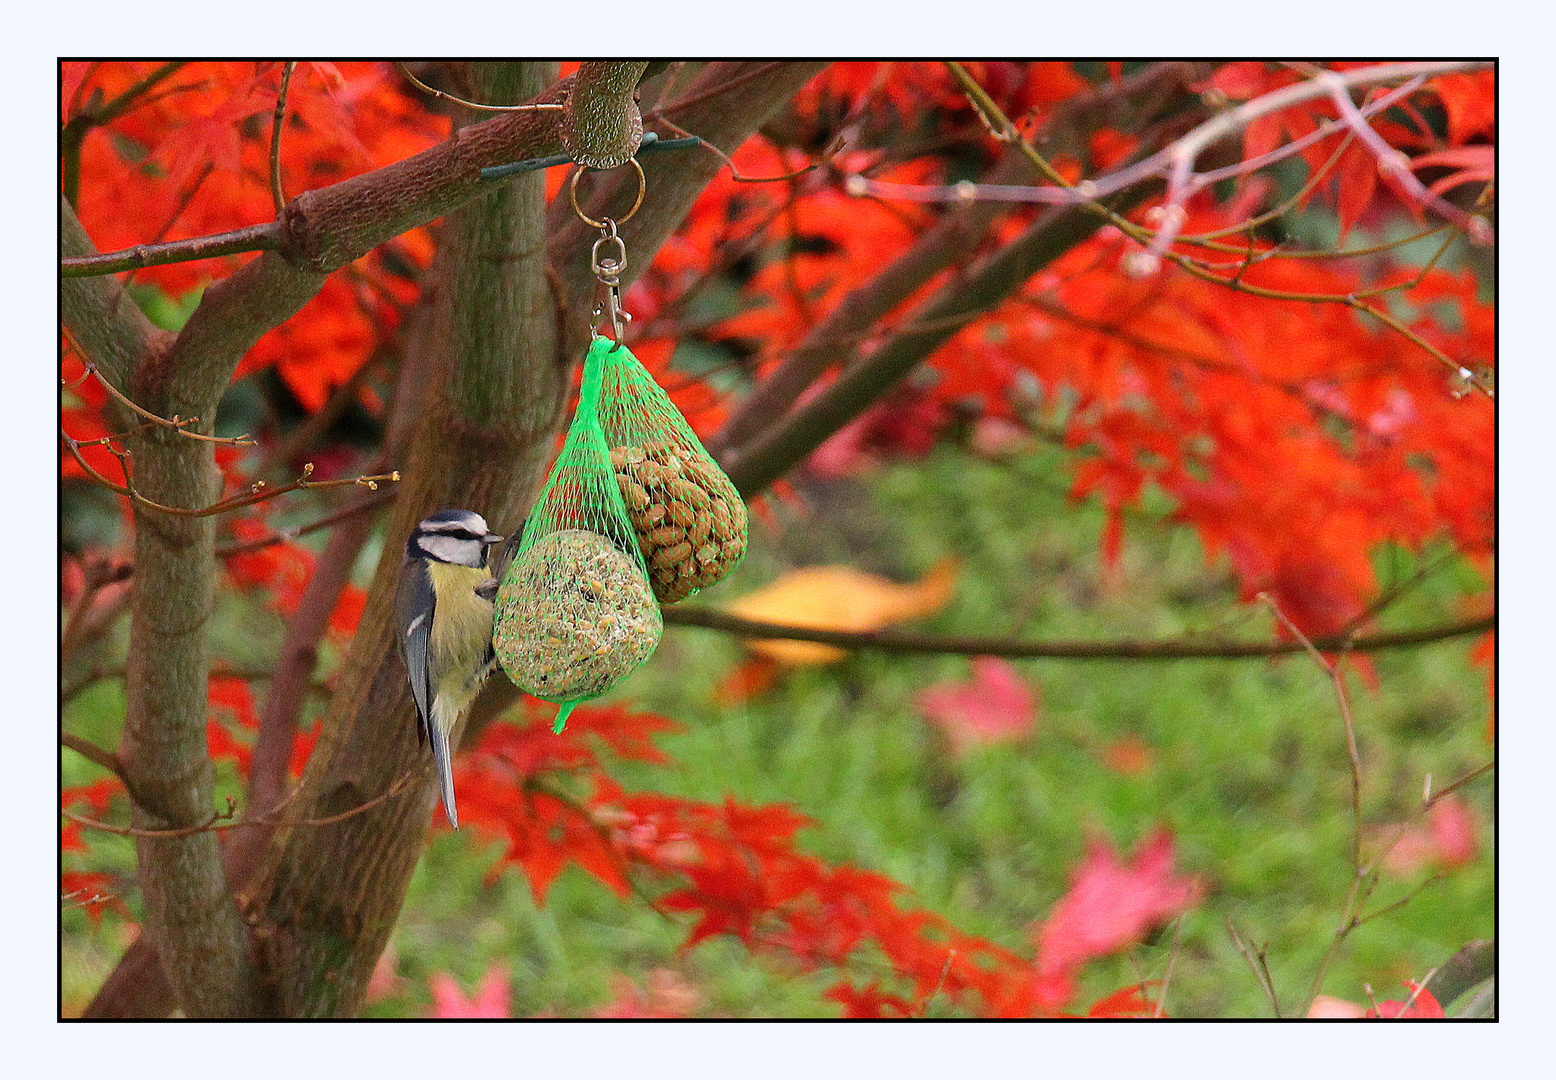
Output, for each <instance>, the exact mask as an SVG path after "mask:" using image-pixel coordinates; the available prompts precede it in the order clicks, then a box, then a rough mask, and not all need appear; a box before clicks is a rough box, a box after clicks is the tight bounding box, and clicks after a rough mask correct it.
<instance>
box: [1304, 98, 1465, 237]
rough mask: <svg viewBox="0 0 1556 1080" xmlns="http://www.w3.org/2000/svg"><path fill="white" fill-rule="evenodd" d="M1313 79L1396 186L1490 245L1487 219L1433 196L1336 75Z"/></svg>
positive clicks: (1407, 159) (1408, 161)
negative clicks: (1374, 126) (1370, 121)
mask: <svg viewBox="0 0 1556 1080" xmlns="http://www.w3.org/2000/svg"><path fill="white" fill-rule="evenodd" d="M1314 78H1315V79H1316V80H1317V81H1318V82H1320V83H1322V84H1323V85H1324V86H1325V87H1326V88H1327V89H1328V91H1329V98H1330V100H1331V101H1333V102H1334V103H1335V108H1337V109H1339V110H1340V116H1341V118H1342V119H1343V120H1344V121H1345V123H1346V124H1347V125H1348V126H1349V127H1350V129H1351V130H1352V131H1353V132H1355V133H1356V137H1357V138H1359V139H1360V140H1361V141H1362V144H1363V145H1364V146H1366V147H1367V149H1369V150H1371V151H1372V154H1373V157H1375V158H1377V160H1378V168H1380V169H1382V170H1383V171H1384V172H1386V173H1387V174H1388V175H1389V176H1391V177H1393V178H1394V182H1395V183H1397V184H1399V186H1400V187H1402V188H1404V189H1405V191H1406V192H1407V193H1408V194H1409V196H1410V197H1411V198H1413V199H1414V200H1415V201H1416V202H1418V203H1420V204H1421V205H1423V206H1429V207H1431V208H1432V209H1433V210H1435V211H1437V213H1439V214H1441V215H1442V216H1443V217H1445V218H1447V219H1448V220H1449V221H1451V222H1453V223H1454V224H1456V225H1458V226H1459V227H1460V228H1462V229H1463V230H1464V231H1465V233H1467V234H1468V235H1469V238H1470V240H1471V241H1472V242H1474V243H1477V244H1489V243H1491V242H1492V240H1493V239H1495V233H1494V232H1493V231H1492V228H1491V225H1490V223H1489V222H1487V221H1486V219H1485V218H1483V217H1481V216H1479V215H1478V214H1467V213H1465V212H1464V211H1463V210H1460V209H1459V208H1458V207H1457V206H1454V205H1453V204H1452V203H1451V202H1449V201H1448V200H1446V199H1444V198H1443V197H1442V196H1440V195H1434V194H1432V192H1430V191H1428V190H1427V188H1426V185H1424V184H1422V183H1421V181H1420V180H1417V179H1416V175H1415V173H1413V172H1411V171H1410V159H1409V158H1407V157H1405V155H1404V154H1402V153H1400V152H1399V151H1398V150H1395V149H1394V148H1393V147H1392V146H1390V145H1389V144H1388V143H1387V142H1385V141H1384V139H1383V136H1381V135H1379V134H1378V133H1377V131H1376V130H1374V129H1373V126H1372V125H1371V124H1369V123H1368V122H1367V118H1366V117H1365V116H1363V115H1362V114H1361V112H1360V111H1358V110H1357V108H1356V104H1355V103H1354V102H1353V101H1351V95H1350V94H1349V93H1348V92H1347V87H1346V84H1345V83H1344V81H1342V77H1341V76H1340V75H1339V74H1337V73H1336V72H1333V71H1322V72H1319V73H1318V74H1317V75H1316V76H1314Z"/></svg>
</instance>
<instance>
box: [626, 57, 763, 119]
mask: <svg viewBox="0 0 1556 1080" xmlns="http://www.w3.org/2000/svg"><path fill="white" fill-rule="evenodd" d="M783 64H784V61H782V60H776V61H773V62H772V63H768V64H763V65H762V66H761V67H757V68H752V69H751V70H750V71H746V72H743V73H742V74H740V75H736V76H735V77H734V78H733V79H730V80H728V81H727V82H723V83H720V84H719V85H718V86H714V87H711V88H709V89H707V90H704V91H703V92H702V93H700V94H693V95H692V96H691V97H686V98H681V99H680V100H678V101H672V102H671V103H670V104H668V105H661V106H660V107H659V108H658V109H656V110H654V112H653V113H652V114H651V116H652V117H653V118H656V119H663V118H664V114H665V113H671V112H680V111H681V110H682V109H685V108H687V107H689V106H692V105H696V104H697V103H699V102H702V101H707V100H708V99H709V98H715V97H718V96H719V95H720V94H726V93H728V92H729V91H731V90H733V89H735V87H737V86H743V85H745V84H746V83H748V82H750V81H751V80H752V79H759V78H761V77H762V76H763V75H767V74H770V73H772V72H773V71H775V70H777V69H778V68H779V67H781V66H782V65H783ZM648 119H649V117H644V120H645V121H646V120H648Z"/></svg>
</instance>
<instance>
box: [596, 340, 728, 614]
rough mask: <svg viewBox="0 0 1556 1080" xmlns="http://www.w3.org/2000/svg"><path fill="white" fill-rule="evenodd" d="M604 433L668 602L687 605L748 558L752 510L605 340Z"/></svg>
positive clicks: (627, 356)
mask: <svg viewBox="0 0 1556 1080" xmlns="http://www.w3.org/2000/svg"><path fill="white" fill-rule="evenodd" d="M596 359H598V360H599V362H600V363H601V365H602V368H603V373H602V383H601V391H600V427H601V429H602V430H603V431H604V433H605V441H606V445H608V446H609V447H610V463H611V468H612V469H613V471H614V472H615V478H616V483H617V485H618V486H619V488H620V491H621V497H622V500H623V502H624V503H625V505H626V511H627V515H628V517H629V519H630V520H631V523H632V527H633V529H634V531H635V532H636V534H637V540H638V544H639V545H640V547H641V549H642V552H643V560H644V563H645V565H646V568H647V570H648V577H649V581H650V583H651V584H652V586H653V590H654V595H655V596H656V597H658V599H659V601H660V602H661V603H665V604H673V603H675V602H676V601H677V600H684V599H685V598H686V597H688V596H691V595H692V594H693V593H695V592H697V591H698V590H699V589H705V588H707V587H708V586H709V585H712V584H714V583H715V582H717V581H718V580H720V579H721V578H723V577H724V575H725V574H727V573H729V572H730V571H731V570H732V569H734V567H735V564H736V563H738V562H739V561H740V559H741V556H743V555H744V554H745V553H746V504H745V502H744V501H742V500H741V498H740V492H738V491H736V490H735V485H734V484H732V483H731V482H730V479H729V477H727V476H725V475H724V473H723V471H722V470H721V469H720V468H719V467H718V465H717V463H715V462H714V460H713V458H712V456H710V455H709V453H708V451H707V450H705V449H703V446H702V443H701V442H700V441H699V440H698V438H697V436H696V434H695V433H694V432H693V431H692V429H691V427H690V425H688V424H687V423H686V418H685V417H683V416H682V415H681V411H680V410H679V409H677V408H676V407H675V405H674V404H672V403H671V401H670V398H669V396H668V395H667V394H666V393H665V392H664V390H663V389H661V388H660V386H659V384H658V383H656V382H655V381H654V377H653V376H652V375H650V374H649V373H648V371H647V370H646V369H645V368H644V367H643V365H642V364H641V363H640V362H639V361H638V358H637V357H635V356H633V355H632V351H631V350H630V349H628V348H627V347H626V346H625V345H617V344H616V343H615V342H612V341H610V340H609V339H607V338H603V337H597V338H595V339H594V342H593V344H591V345H590V346H589V360H588V363H593V362H595V360H596Z"/></svg>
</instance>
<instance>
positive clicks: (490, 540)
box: [481, 532, 506, 544]
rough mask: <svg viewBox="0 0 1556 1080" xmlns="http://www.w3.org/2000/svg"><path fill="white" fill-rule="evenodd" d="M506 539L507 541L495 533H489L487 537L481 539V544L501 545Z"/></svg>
mask: <svg viewBox="0 0 1556 1080" xmlns="http://www.w3.org/2000/svg"><path fill="white" fill-rule="evenodd" d="M504 539H506V538H505V537H501V536H498V535H497V534H496V533H494V532H489V533H487V534H486V535H485V536H483V537H482V538H481V543H483V544H500V543H502V542H503V540H504Z"/></svg>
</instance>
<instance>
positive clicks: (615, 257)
mask: <svg viewBox="0 0 1556 1080" xmlns="http://www.w3.org/2000/svg"><path fill="white" fill-rule="evenodd" d="M589 268H590V269H591V270H593V271H594V277H595V280H596V281H597V282H598V283H599V284H598V285H596V287H595V292H594V321H593V322H592V323H591V324H590V326H589V329H590V330H592V331H596V330H598V329H599V327H600V322H601V321H602V320H603V319H604V318H606V317H607V316H608V317H609V318H610V322H611V333H612V336H614V337H615V339H616V342H617V343H618V344H620V342H621V327H622V324H623V323H629V322H631V321H632V316H631V315H630V314H629V313H628V312H627V311H626V310H625V309H624V308H623V307H622V306H621V274H622V272H623V271H624V270H626V268H627V245H626V244H624V243H623V242H622V239H621V236H620V235H618V233H617V232H616V223H615V222H614V221H612V220H611V219H610V218H604V219H603V220H602V221H601V222H600V238H599V239H598V240H596V241H595V242H594V248H593V250H592V251H591V252H590V263H589Z"/></svg>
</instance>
